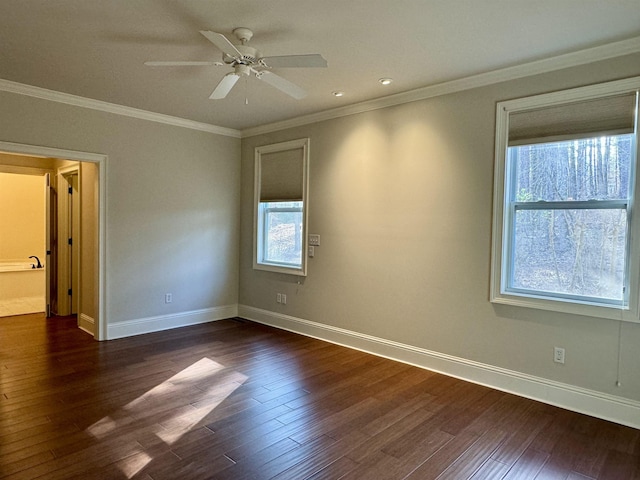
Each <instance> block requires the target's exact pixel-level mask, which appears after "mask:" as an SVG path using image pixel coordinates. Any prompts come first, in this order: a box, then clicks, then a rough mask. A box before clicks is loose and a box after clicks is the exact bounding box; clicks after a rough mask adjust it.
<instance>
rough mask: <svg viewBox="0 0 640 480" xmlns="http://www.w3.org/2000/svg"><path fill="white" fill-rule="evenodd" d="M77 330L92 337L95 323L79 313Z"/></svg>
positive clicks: (90, 318)
mask: <svg viewBox="0 0 640 480" xmlns="http://www.w3.org/2000/svg"><path fill="white" fill-rule="evenodd" d="M78 328H80V330H83V331H85V332H87V333H88V334H89V335H91V336H94V332H95V331H96V321H95V320H94V319H93V318H92V317H90V316H89V315H86V314H84V313H81V314H80V315H78Z"/></svg>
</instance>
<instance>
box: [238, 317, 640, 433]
mask: <svg viewBox="0 0 640 480" xmlns="http://www.w3.org/2000/svg"><path fill="white" fill-rule="evenodd" d="M238 316H239V317H241V318H246V319H247V320H253V321H255V322H258V323H262V324H265V325H270V326H273V327H277V328H280V329H283V330H288V331H291V332H295V333H300V334H302V335H306V336H309V337H313V338H318V339H320V340H325V341H328V342H331V343H335V344H338V345H343V346H346V347H349V348H354V349H357V350H361V351H364V352H367V353H372V354H374V355H378V356H381V357H385V358H389V359H392V360H397V361H399V362H403V363H408V364H410V365H415V366H417V367H421V368H425V369H427V370H431V371H434V372H438V373H442V374H444V375H449V376H451V377H456V378H459V379H461V380H466V381H469V382H473V383H477V384H480V385H484V386H487V387H491V388H494V389H496V390H501V391H504V392H508V393H513V394H515V395H519V396H521V397H526V398H530V399H533V400H538V401H540V402H543V403H547V404H550V405H555V406H558V407H562V408H565V409H567V410H572V411H575V412H579V413H584V414H586V415H591V416H593V417H597V418H601V419H604V420H609V421H612V422H616V423H619V424H622V425H628V426H630V427H633V428H640V402H638V401H635V400H630V399H627V398H623V397H617V396H615V395H609V394H606V393H602V392H598V391H595V390H589V389H586V388H581V387H576V386H573V385H569V384H566V383H561V382H556V381H553V380H548V379H546V378H542V377H536V376H533V375H528V374H525V373H521V372H517V371H514V370H508V369H505V368H500V367H495V366H493V365H488V364H484V363H479V362H474V361H472V360H467V359H465V358H460V357H454V356H452V355H446V354H443V353H439V352H434V351H430V350H426V349H423V348H418V347H413V346H411V345H406V344H402V343H398V342H394V341H391V340H385V339H384V338H379V337H374V336H371V335H366V334H362V333H357V332H353V331H350V330H345V329H342V328H338V327H333V326H330V325H324V324H321V323H317V322H312V321H309V320H304V319H301V318H296V317H291V316H288V315H283V314H280V313H275V312H270V311H268V310H262V309H259V308H254V307H250V306H247V305H239V306H238Z"/></svg>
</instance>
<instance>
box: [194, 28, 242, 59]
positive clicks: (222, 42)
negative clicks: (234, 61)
mask: <svg viewBox="0 0 640 480" xmlns="http://www.w3.org/2000/svg"><path fill="white" fill-rule="evenodd" d="M200 33H201V34H202V35H204V36H205V37H206V38H207V40H209V41H210V42H211V43H213V44H214V45H215V46H216V47H218V48H219V49H220V50H222V52H223V53H226V54H227V55H229V56H230V57H233V58H240V57H242V54H241V53H240V52H239V51H238V49H237V48H236V47H235V45H234V44H233V43H231V42H230V41H229V40H228V39H227V37H225V36H224V35H222V34H221V33H216V32H210V31H208V30H200Z"/></svg>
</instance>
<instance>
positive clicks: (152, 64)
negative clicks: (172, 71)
mask: <svg viewBox="0 0 640 480" xmlns="http://www.w3.org/2000/svg"><path fill="white" fill-rule="evenodd" d="M144 64H145V65H147V66H149V67H214V66H220V65H222V63H221V62H155V61H153V62H144Z"/></svg>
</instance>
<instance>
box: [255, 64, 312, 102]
mask: <svg viewBox="0 0 640 480" xmlns="http://www.w3.org/2000/svg"><path fill="white" fill-rule="evenodd" d="M256 78H259V79H260V80H264V81H265V82H266V83H268V84H269V85H271V86H272V87H275V88H277V89H278V90H280V91H281V92H284V93H286V94H287V95H289V96H290V97H293V98H295V99H296V100H300V99H302V98H304V97H306V96H307V92H306V91H305V90H304V89H303V88H302V87H299V86H298V85H296V84H295V83H291V82H290V81H289V80H286V79H284V78H282V77H281V76H279V75H276V74H275V73H272V72H269V71H264V70H263V71H261V72H258V73H256Z"/></svg>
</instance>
